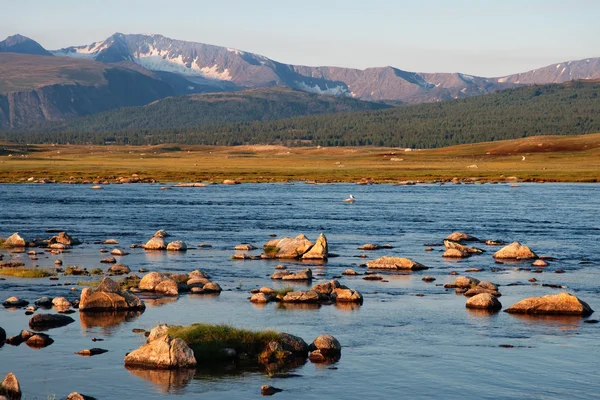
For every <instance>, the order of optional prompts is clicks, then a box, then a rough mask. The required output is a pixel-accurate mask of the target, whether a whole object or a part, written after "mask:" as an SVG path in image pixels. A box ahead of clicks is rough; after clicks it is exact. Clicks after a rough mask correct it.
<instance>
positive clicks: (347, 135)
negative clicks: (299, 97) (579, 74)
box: [2, 81, 600, 148]
mask: <svg viewBox="0 0 600 400" xmlns="http://www.w3.org/2000/svg"><path fill="white" fill-rule="evenodd" d="M599 92H600V82H598V81H577V82H568V83H565V84H560V85H558V84H553V85H544V86H530V87H522V88H516V89H510V90H506V91H502V92H498V93H495V94H490V95H483V96H478V97H472V98H468V99H463V100H455V101H449V102H441V103H435V104H421V105H412V106H403V107H397V108H393V109H389V110H382V111H369V112H358V113H336V114H328V115H321V116H306V117H297V118H290V119H282V120H276V121H269V122H244V123H232V124H215V125H206V126H200V127H195V128H183V129H162V130H152V129H129V130H122V131H114V132H96V133H94V132H86V130H85V127H84V126H82V127H81V129H78V130H77V131H61V132H43V131H40V132H36V133H17V132H10V133H9V132H4V133H3V134H2V135H3V136H2V138H3V139H5V140H11V141H16V142H22V143H23V142H29V143H52V142H59V143H67V142H70V143H86V142H93V143H104V142H107V141H108V142H117V143H131V144H145V143H147V144H156V143H187V144H212V145H237V144H266V143H282V144H287V145H323V146H338V145H339V146H344V145H346V146H349V145H377V146H403V147H419V148H431V147H441V146H447V145H453V144H461V143H475V142H483V141H494V140H502V139H514V138H520V137H526V136H534V135H541V134H547V135H571V134H583V133H590V132H598V131H600V98H599V96H598V94H599Z"/></svg>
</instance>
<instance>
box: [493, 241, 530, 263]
mask: <svg viewBox="0 0 600 400" xmlns="http://www.w3.org/2000/svg"><path fill="white" fill-rule="evenodd" d="M494 258H497V259H515V260H524V259H531V258H538V256H537V254H535V253H534V252H533V251H531V249H530V248H529V247H527V246H524V245H522V244H521V243H519V242H512V243H511V244H509V245H508V246H504V247H503V248H501V249H500V250H498V251H497V252H496V253H494Z"/></svg>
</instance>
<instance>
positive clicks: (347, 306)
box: [335, 303, 360, 311]
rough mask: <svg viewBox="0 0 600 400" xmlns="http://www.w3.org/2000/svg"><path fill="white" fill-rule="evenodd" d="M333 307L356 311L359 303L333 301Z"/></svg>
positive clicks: (358, 308)
mask: <svg viewBox="0 0 600 400" xmlns="http://www.w3.org/2000/svg"><path fill="white" fill-rule="evenodd" d="M335 308H337V309H339V310H342V311H358V310H360V304H357V303H335Z"/></svg>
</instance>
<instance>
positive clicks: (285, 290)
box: [275, 286, 294, 296]
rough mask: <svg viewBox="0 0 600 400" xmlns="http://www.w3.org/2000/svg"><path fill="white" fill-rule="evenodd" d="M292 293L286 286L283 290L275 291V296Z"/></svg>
mask: <svg viewBox="0 0 600 400" xmlns="http://www.w3.org/2000/svg"><path fill="white" fill-rule="evenodd" d="M293 291H294V288H293V287H291V286H286V287H284V288H281V289H276V290H275V296H285V295H286V294H288V293H291V292H293Z"/></svg>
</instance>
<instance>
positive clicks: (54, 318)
mask: <svg viewBox="0 0 600 400" xmlns="http://www.w3.org/2000/svg"><path fill="white" fill-rule="evenodd" d="M73 322H75V320H74V319H73V318H71V317H69V316H68V315H62V314H36V315H34V316H33V317H31V319H30V320H29V327H30V328H31V329H33V330H36V331H38V330H46V329H52V328H59V327H61V326H65V325H69V324H70V323H73Z"/></svg>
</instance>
